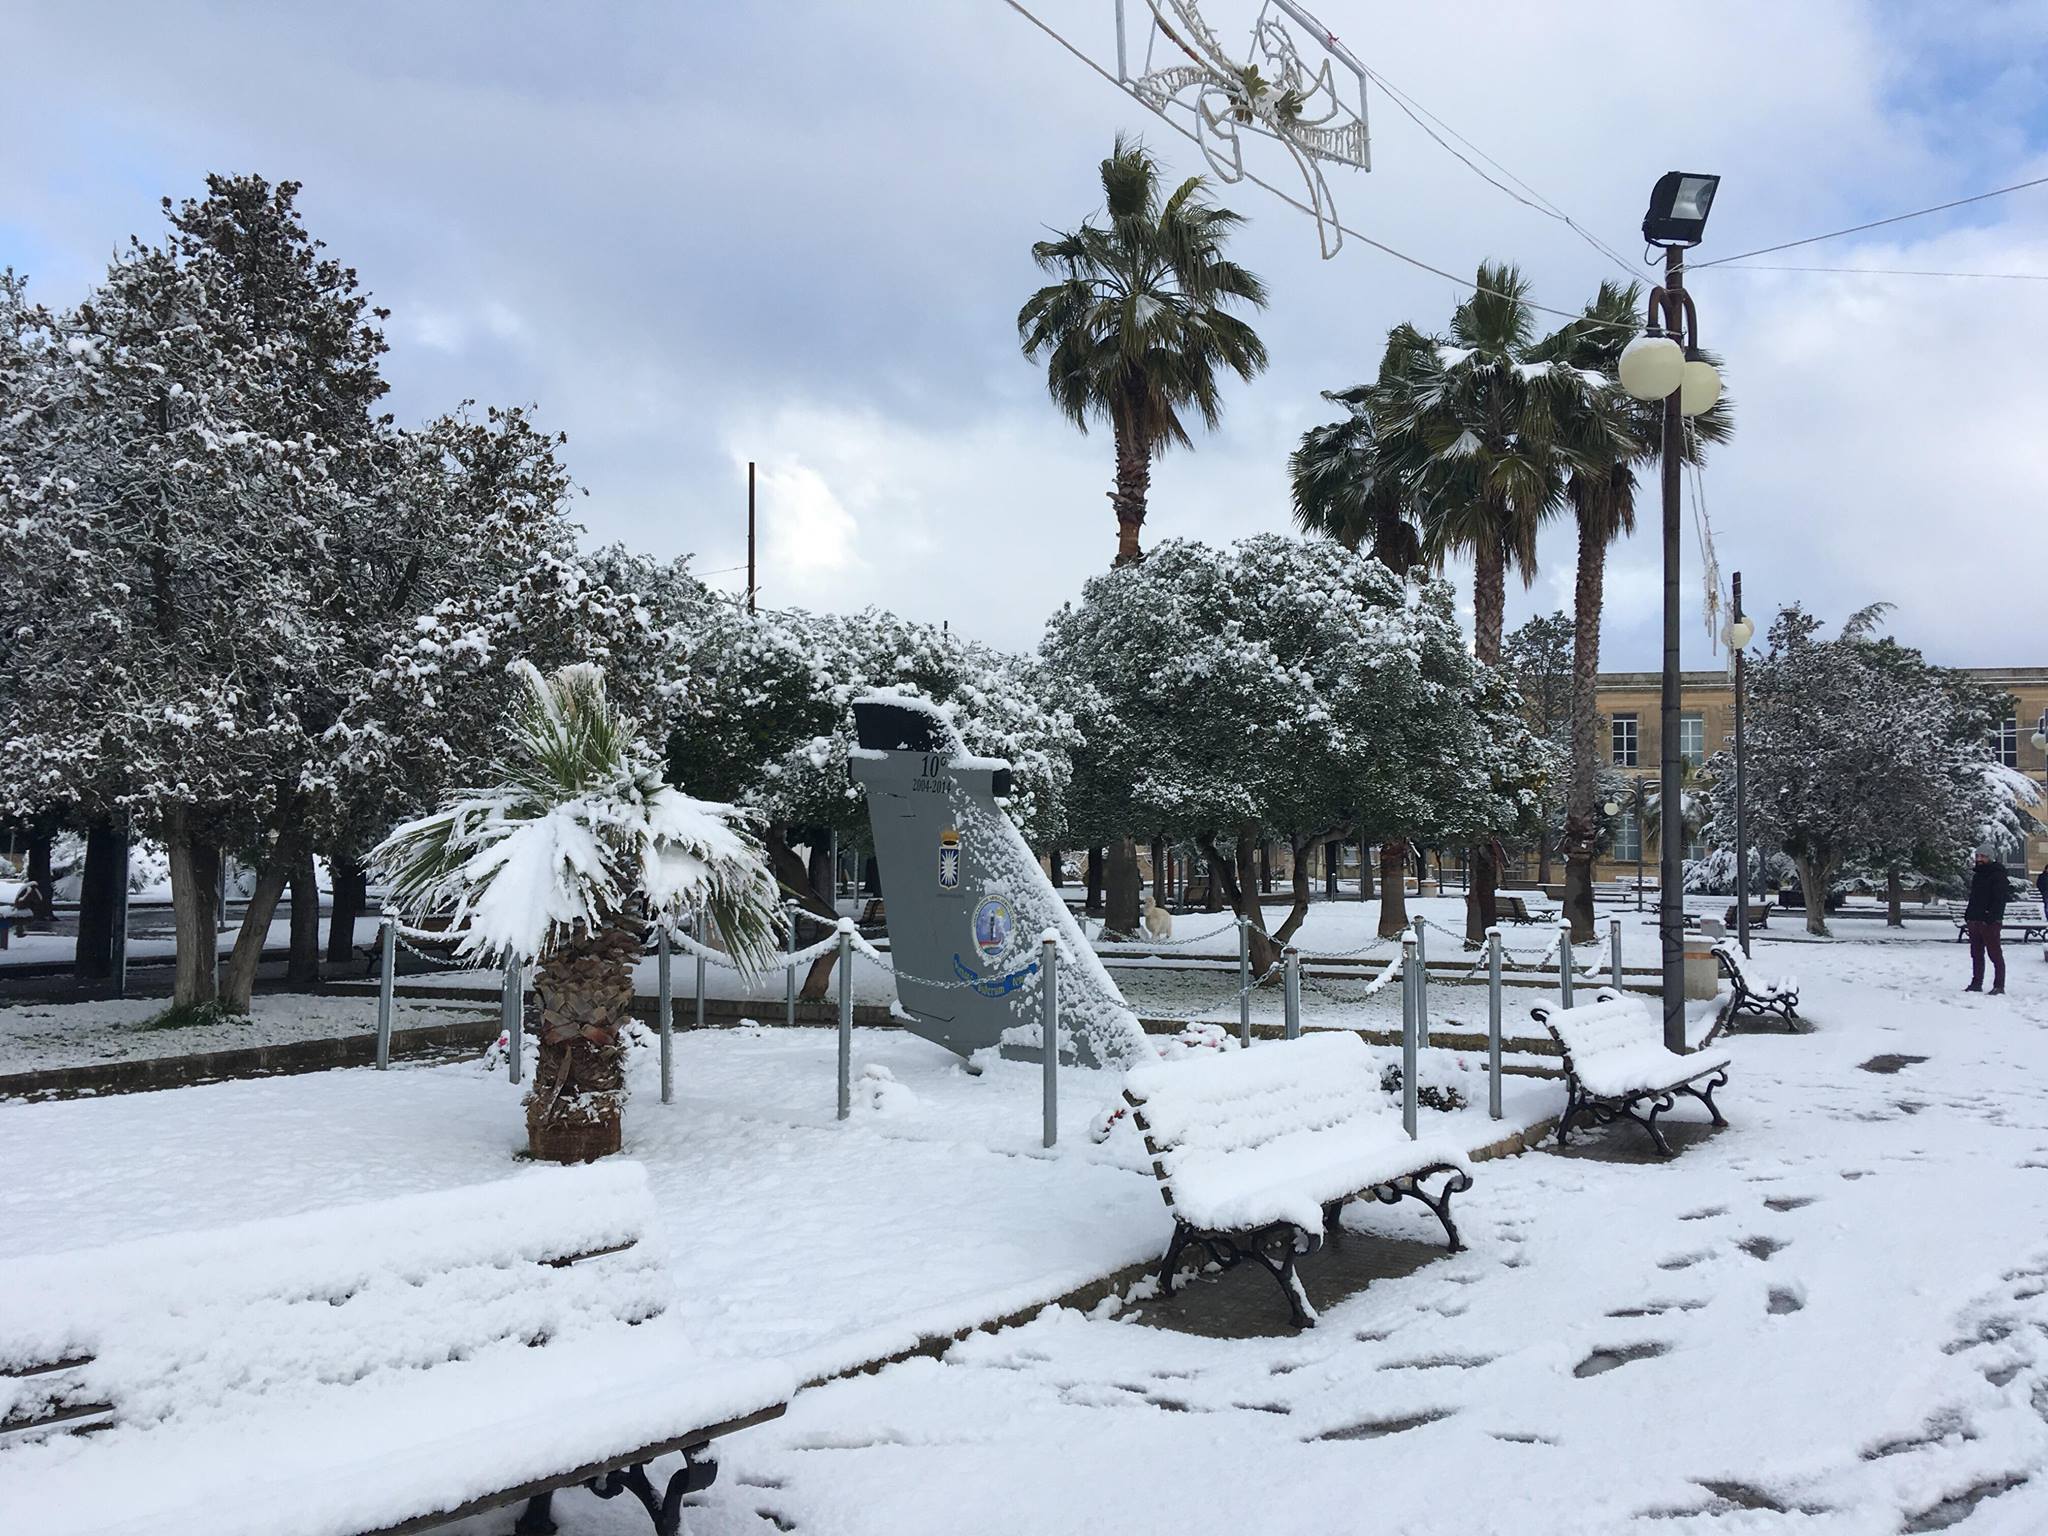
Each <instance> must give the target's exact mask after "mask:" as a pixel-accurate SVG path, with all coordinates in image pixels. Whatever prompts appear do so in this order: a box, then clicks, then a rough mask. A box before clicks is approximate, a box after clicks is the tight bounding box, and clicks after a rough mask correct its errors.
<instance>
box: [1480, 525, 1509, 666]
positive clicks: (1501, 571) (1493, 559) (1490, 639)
mask: <svg viewBox="0 0 2048 1536" xmlns="http://www.w3.org/2000/svg"><path fill="white" fill-rule="evenodd" d="M1507 569H1508V567H1507V552H1506V550H1505V549H1503V548H1502V546H1501V542H1500V540H1499V539H1498V538H1487V539H1481V540H1480V541H1479V547H1478V548H1477V549H1476V550H1474V551H1473V553H1472V654H1473V655H1474V656H1476V657H1477V658H1478V659H1479V660H1480V661H1483V662H1485V663H1486V665H1487V666H1489V667H1497V666H1499V665H1500V641H1501V629H1502V627H1503V624H1504V621H1505V619H1506V617H1507V605H1508V575H1507Z"/></svg>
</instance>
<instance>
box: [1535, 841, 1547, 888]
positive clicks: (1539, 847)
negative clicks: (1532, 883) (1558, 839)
mask: <svg viewBox="0 0 2048 1536" xmlns="http://www.w3.org/2000/svg"><path fill="white" fill-rule="evenodd" d="M1536 883H1537V884H1538V885H1548V884H1550V831H1549V829H1548V828H1547V827H1546V828H1545V829H1544V830H1543V832H1542V833H1541V834H1539V835H1538V837H1537V839H1536Z"/></svg>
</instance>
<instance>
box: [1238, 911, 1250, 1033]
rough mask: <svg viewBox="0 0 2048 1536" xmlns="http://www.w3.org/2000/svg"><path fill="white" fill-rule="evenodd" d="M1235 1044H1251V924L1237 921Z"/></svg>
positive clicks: (1242, 918)
mask: <svg viewBox="0 0 2048 1536" xmlns="http://www.w3.org/2000/svg"><path fill="white" fill-rule="evenodd" d="M1237 1043H1238V1044H1239V1045H1250V1044H1251V1043H1252V923H1251V919H1250V918H1248V917H1240V918H1239V919H1238V920H1237Z"/></svg>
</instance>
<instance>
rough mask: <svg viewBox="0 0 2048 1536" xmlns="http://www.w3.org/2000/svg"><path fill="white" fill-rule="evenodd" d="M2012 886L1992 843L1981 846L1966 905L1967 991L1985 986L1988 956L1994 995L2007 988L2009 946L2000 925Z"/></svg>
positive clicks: (1964, 919) (1971, 875)
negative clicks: (2004, 944) (2004, 945)
mask: <svg viewBox="0 0 2048 1536" xmlns="http://www.w3.org/2000/svg"><path fill="white" fill-rule="evenodd" d="M2011 894H2012V887H2011V886H2010V885H2009V884H2008V883H2007V881H2006V878H2005V865H2004V864H2002V863H2000V862H1999V858H1998V852H1997V850H1996V849H1994V848H1993V847H1992V846H1991V845H1990V844H1989V843H1986V844H1985V845H1984V846H1983V847H1981V848H1979V849H1978V850H1977V859H1976V863H1975V866H1974V867H1973V868H1972V869H1971V870H1970V901H1969V905H1968V906H1966V907H1964V908H1963V932H1964V933H1966V934H1968V935H1969V938H1970V984H1969V985H1968V986H1967V987H1965V988H1963V990H1964V991H1965V992H1982V991H1983V990H1984V957H1985V956H1986V955H1989V956H1990V957H1991V995H1992V996H1993V997H1996V996H1998V995H1999V994H2000V993H2001V992H2003V991H2004V990H2005V950H2004V949H2003V948H2002V947H2001V946H2000V944H1999V942H1998V930H1999V926H2000V925H2001V924H2002V923H2004V921H2005V903H2006V901H2007V899H2008V898H2009V897H2010V896H2011Z"/></svg>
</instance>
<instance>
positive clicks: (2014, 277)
mask: <svg viewBox="0 0 2048 1536" xmlns="http://www.w3.org/2000/svg"><path fill="white" fill-rule="evenodd" d="M1695 270H1704V268H1699V269H1695ZM1722 270H1723V271H1724V272H1839V273H1842V274H1843V275H1844V276H1848V277H1965V278H1980V279H1983V280H1985V281H1987V282H1991V281H1995V282H2008V283H2048V272H1933V271H1921V270H1919V269H1917V268H1913V267H1781V266H1777V265H1774V264H1773V263H1770V262H1758V263H1755V264H1753V265H1743V266H1739V267H1723V268H1722Z"/></svg>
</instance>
